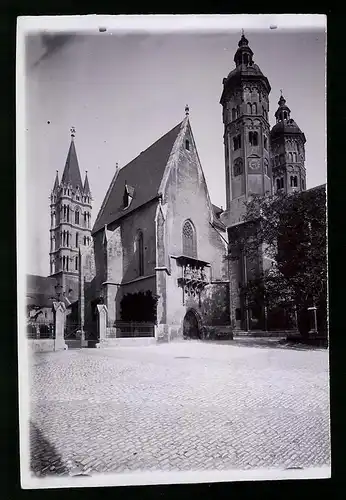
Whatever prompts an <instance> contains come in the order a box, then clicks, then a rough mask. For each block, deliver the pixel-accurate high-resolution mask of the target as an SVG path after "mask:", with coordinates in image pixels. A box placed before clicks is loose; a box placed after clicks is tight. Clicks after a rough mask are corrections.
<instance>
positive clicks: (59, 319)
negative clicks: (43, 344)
mask: <svg viewBox="0 0 346 500" xmlns="http://www.w3.org/2000/svg"><path fill="white" fill-rule="evenodd" d="M53 307H54V311H55V315H54V316H55V341H54V351H60V350H63V349H66V345H65V339H64V331H65V311H66V307H65V304H64V303H63V302H53Z"/></svg>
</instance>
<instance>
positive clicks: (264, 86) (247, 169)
mask: <svg viewBox="0 0 346 500" xmlns="http://www.w3.org/2000/svg"><path fill="white" fill-rule="evenodd" d="M234 62H235V66H236V67H235V68H234V69H233V70H232V71H231V72H230V73H229V75H228V76H227V78H224V79H223V92H222V96H221V100H220V104H221V105H222V108H223V124H224V148H225V173H226V207H227V208H226V213H224V216H223V218H224V223H225V224H226V226H227V227H230V226H232V225H233V224H236V223H238V222H240V221H241V217H242V214H243V211H244V201H247V200H248V199H249V197H250V196H251V195H252V194H260V195H264V194H266V193H271V176H270V165H269V131H270V126H269V122H268V113H269V93H270V90H271V88H270V85H269V82H268V79H267V78H266V77H265V76H264V75H263V73H262V72H261V70H260V68H259V67H258V65H257V64H255V63H254V61H253V52H252V50H251V48H250V47H249V42H248V40H247V39H246V38H245V36H244V33H243V34H242V36H241V39H240V41H239V43H238V49H237V51H236V53H235V55H234Z"/></svg>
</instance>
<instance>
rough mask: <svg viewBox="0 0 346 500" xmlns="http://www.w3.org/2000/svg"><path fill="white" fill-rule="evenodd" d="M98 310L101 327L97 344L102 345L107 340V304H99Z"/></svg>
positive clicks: (99, 325) (99, 326)
mask: <svg viewBox="0 0 346 500" xmlns="http://www.w3.org/2000/svg"><path fill="white" fill-rule="evenodd" d="M97 311H98V328H99V343H98V344H96V345H97V347H102V344H105V342H106V340H107V335H106V333H107V313H108V311H107V306H105V305H104V304H98V305H97Z"/></svg>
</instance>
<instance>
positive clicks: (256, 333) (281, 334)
mask: <svg viewBox="0 0 346 500" xmlns="http://www.w3.org/2000/svg"><path fill="white" fill-rule="evenodd" d="M296 333H297V332H295V331H292V330H291V331H284V330H276V331H269V332H265V331H262V330H249V331H248V332H244V331H241V330H234V331H233V335H234V337H254V338H258V337H262V338H263V337H271V338H280V339H281V338H282V339H284V338H286V337H287V336H289V335H295V334H296Z"/></svg>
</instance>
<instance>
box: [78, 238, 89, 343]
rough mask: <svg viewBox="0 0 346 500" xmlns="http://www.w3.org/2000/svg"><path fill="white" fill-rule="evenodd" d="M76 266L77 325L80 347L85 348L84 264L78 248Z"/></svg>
mask: <svg viewBox="0 0 346 500" xmlns="http://www.w3.org/2000/svg"><path fill="white" fill-rule="evenodd" d="M78 266H79V273H78V274H79V287H78V307H79V324H80V332H81V347H87V346H88V342H87V341H86V340H85V331H84V316H85V313H84V310H85V296H84V269H83V266H84V262H83V256H82V251H81V248H80V247H79V252H78Z"/></svg>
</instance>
